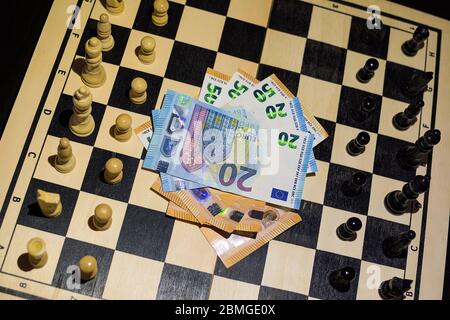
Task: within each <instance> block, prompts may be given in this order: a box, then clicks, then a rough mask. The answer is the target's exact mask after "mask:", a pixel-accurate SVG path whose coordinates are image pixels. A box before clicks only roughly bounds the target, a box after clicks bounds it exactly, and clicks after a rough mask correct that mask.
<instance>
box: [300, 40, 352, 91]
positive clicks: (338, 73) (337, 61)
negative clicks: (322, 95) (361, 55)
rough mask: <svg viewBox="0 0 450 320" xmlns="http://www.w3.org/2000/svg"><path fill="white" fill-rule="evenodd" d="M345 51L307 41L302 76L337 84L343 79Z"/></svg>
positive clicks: (325, 44)
mask: <svg viewBox="0 0 450 320" xmlns="http://www.w3.org/2000/svg"><path fill="white" fill-rule="evenodd" d="M346 56H347V51H346V50H345V49H342V48H339V47H335V46H332V45H330V44H327V43H323V42H319V41H315V40H311V39H308V40H307V41H306V48H305V53H304V56H303V63H302V74H304V75H307V76H310V77H313V78H317V79H320V80H325V81H329V82H333V83H337V84H341V83H342V79H343V78H344V69H345V59H346Z"/></svg>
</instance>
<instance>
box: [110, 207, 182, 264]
mask: <svg viewBox="0 0 450 320" xmlns="http://www.w3.org/2000/svg"><path fill="white" fill-rule="evenodd" d="M173 223H174V220H173V219H168V218H167V217H166V216H165V215H164V213H162V212H157V211H153V210H150V209H145V208H142V207H138V206H134V205H131V204H129V205H128V208H127V212H126V215H125V220H124V222H123V224H122V230H121V231H120V236H119V241H118V243H117V250H120V251H123V252H127V253H130V254H133V255H137V256H140V257H144V258H149V259H153V260H158V261H164V260H165V258H166V255H167V250H168V248H169V242H170V237H171V236H172V229H173Z"/></svg>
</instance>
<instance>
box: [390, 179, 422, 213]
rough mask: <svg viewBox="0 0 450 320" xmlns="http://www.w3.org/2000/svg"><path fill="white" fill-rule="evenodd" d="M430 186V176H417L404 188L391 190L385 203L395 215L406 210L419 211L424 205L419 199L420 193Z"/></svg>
mask: <svg viewBox="0 0 450 320" xmlns="http://www.w3.org/2000/svg"><path fill="white" fill-rule="evenodd" d="M429 187H430V178H429V177H426V176H415V177H414V179H412V180H411V181H410V182H409V183H407V184H405V185H404V186H403V188H402V190H401V191H400V190H395V191H392V192H389V193H388V194H387V195H386V197H385V199H384V204H385V206H386V209H387V210H388V211H389V212H390V213H392V214H395V215H401V214H404V213H406V212H417V211H418V210H419V209H420V208H421V207H422V205H421V204H420V203H419V202H418V201H417V198H418V197H419V195H420V194H422V193H424V192H425V191H427V190H428V189H429Z"/></svg>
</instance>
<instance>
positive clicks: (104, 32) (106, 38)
mask: <svg viewBox="0 0 450 320" xmlns="http://www.w3.org/2000/svg"><path fill="white" fill-rule="evenodd" d="M97 38H99V39H100V41H101V42H102V48H103V49H102V50H103V52H108V51H111V49H112V48H113V47H114V37H113V36H112V35H111V23H110V22H109V16H108V15H107V14H106V13H102V14H101V15H100V21H99V22H98V23H97Z"/></svg>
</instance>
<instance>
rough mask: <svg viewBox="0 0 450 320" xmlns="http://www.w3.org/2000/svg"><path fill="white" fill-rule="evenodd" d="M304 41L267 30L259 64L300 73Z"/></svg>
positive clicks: (303, 39)
mask: <svg viewBox="0 0 450 320" xmlns="http://www.w3.org/2000/svg"><path fill="white" fill-rule="evenodd" d="M305 45H306V39H305V38H302V37H297V36H294V35H290V34H287V33H284V32H280V31H276V30H273V29H267V33H266V41H265V42H264V49H263V52H262V56H261V63H263V64H267V65H270V66H275V67H278V68H281V69H286V70H290V71H293V72H297V73H300V68H301V63H302V61H303V54H304V52H305Z"/></svg>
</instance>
